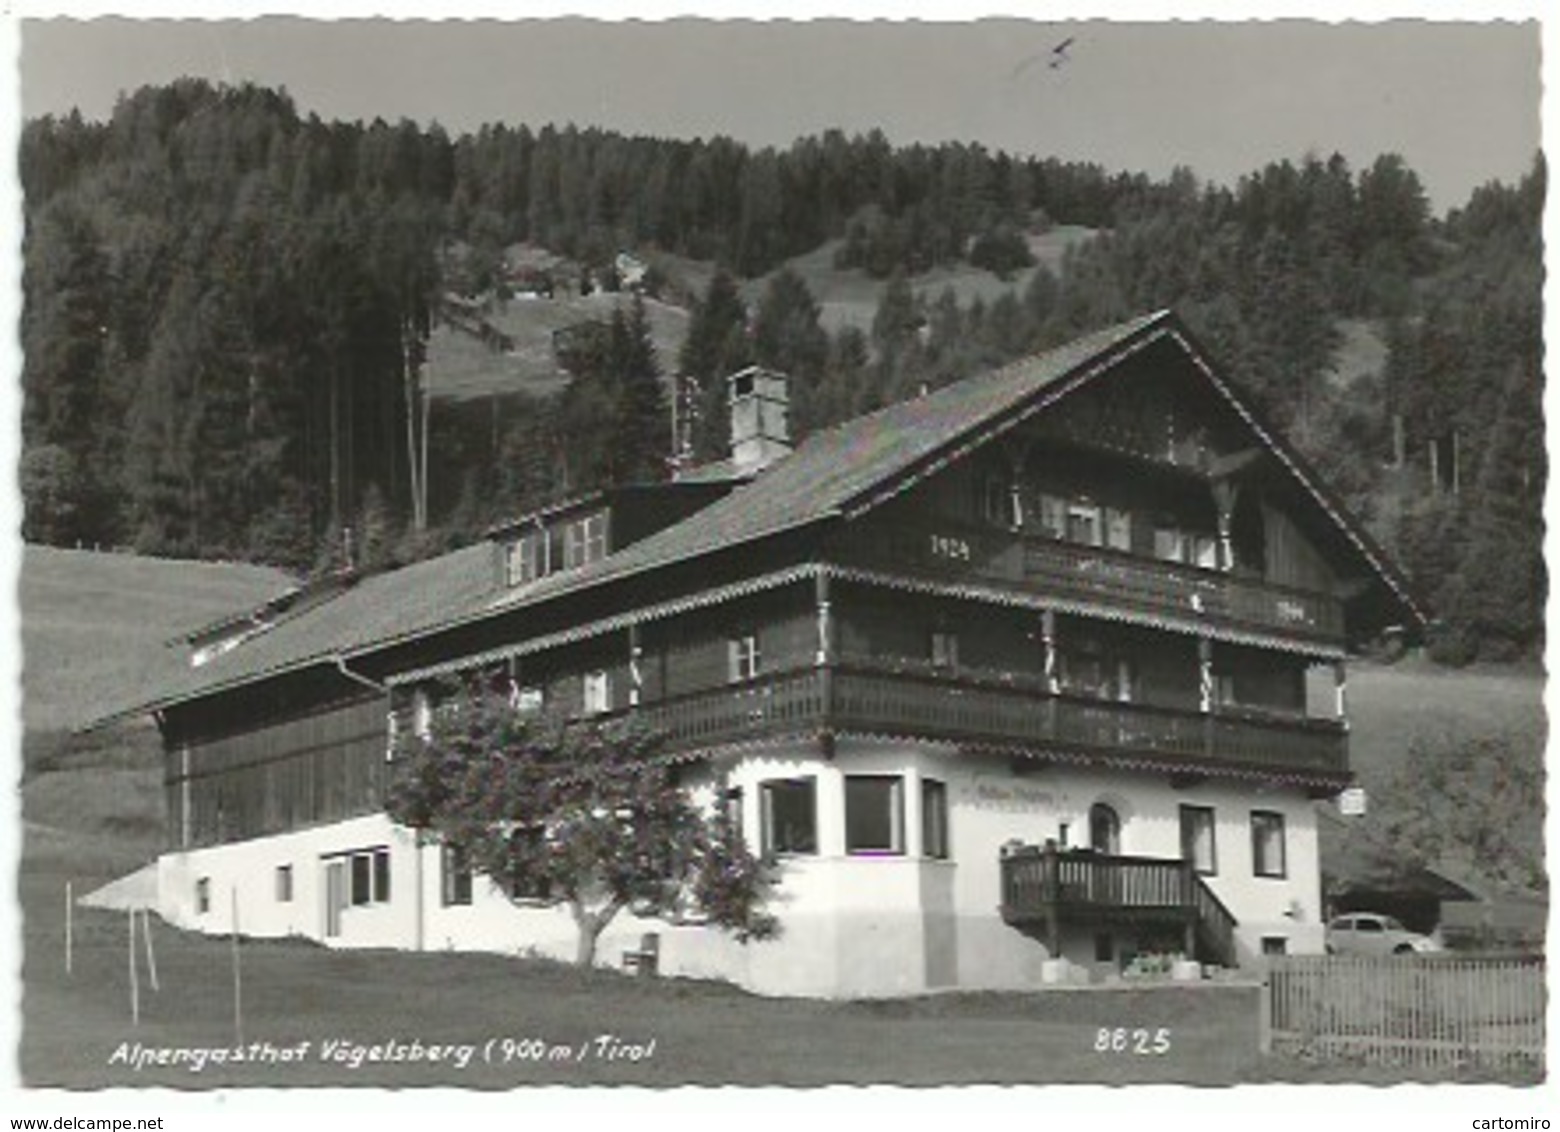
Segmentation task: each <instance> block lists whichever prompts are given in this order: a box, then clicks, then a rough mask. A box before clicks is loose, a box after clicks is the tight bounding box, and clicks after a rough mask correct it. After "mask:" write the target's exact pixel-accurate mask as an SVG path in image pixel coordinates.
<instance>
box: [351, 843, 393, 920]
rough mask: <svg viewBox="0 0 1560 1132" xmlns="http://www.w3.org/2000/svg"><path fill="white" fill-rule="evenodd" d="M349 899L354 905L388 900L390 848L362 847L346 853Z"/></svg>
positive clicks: (386, 901) (379, 902)
mask: <svg viewBox="0 0 1560 1132" xmlns="http://www.w3.org/2000/svg"><path fill="white" fill-rule="evenodd" d="M347 869H348V879H349V883H350V886H351V887H350V888H349V890H348V892H349V901H350V903H351V904H352V905H353V906H355V907H361V906H363V905H366V904H388V903H389V902H390V850H389V849H387V848H385V847H383V846H381V847H380V848H378V849H363V850H359V851H358V852H356V853H350V854H348V855H347Z"/></svg>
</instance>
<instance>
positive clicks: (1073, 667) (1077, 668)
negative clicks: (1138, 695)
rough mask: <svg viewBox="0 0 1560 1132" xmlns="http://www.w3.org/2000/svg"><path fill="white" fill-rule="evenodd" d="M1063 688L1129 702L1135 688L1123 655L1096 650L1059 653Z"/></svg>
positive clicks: (1067, 690)
mask: <svg viewBox="0 0 1560 1132" xmlns="http://www.w3.org/2000/svg"><path fill="white" fill-rule="evenodd" d="M1059 659H1060V661H1061V681H1062V690H1063V691H1065V692H1067V693H1068V694H1069V695H1074V696H1087V697H1090V698H1092V699H1097V700H1117V701H1119V702H1121V703H1130V702H1131V701H1132V699H1133V693H1134V691H1135V690H1136V682H1137V681H1136V674H1135V671H1134V669H1133V666H1132V662H1131V661H1130V660H1128V659H1127V658H1126V657H1112V656H1104V655H1100V654H1097V653H1088V652H1081V653H1080V652H1073V653H1066V652H1064V653H1061V654H1060V655H1059Z"/></svg>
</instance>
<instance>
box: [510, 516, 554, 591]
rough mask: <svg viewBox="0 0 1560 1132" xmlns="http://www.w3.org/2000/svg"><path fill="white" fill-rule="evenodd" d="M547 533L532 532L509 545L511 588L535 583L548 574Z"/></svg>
mask: <svg viewBox="0 0 1560 1132" xmlns="http://www.w3.org/2000/svg"><path fill="white" fill-rule="evenodd" d="M547 549H548V548H547V532H546V531H545V530H537V531H532V532H530V533H529V534H525V535H521V536H520V537H519V538H518V539H516V540H515V541H514V542H512V543H511V544H510V545H509V564H508V565H509V568H508V581H509V584H510V585H511V586H523V585H525V584H526V583H528V582H534V581H536V579H538V578H540V577H543V576H544V575H545V574H547V572H548V567H549V563H548V553H547Z"/></svg>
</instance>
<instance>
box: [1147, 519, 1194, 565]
mask: <svg viewBox="0 0 1560 1132" xmlns="http://www.w3.org/2000/svg"><path fill="white" fill-rule="evenodd" d="M1154 557H1155V558H1160V559H1163V560H1164V561H1166V562H1184V561H1186V547H1185V539H1184V538H1183V537H1182V535H1181V532H1180V531H1178V530H1176V529H1175V528H1174V527H1155V528H1154Z"/></svg>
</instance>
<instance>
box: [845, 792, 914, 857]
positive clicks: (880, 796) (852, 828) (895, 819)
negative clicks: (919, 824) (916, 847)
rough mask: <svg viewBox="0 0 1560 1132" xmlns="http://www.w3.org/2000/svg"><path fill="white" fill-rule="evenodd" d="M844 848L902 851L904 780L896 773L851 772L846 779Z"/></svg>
mask: <svg viewBox="0 0 1560 1132" xmlns="http://www.w3.org/2000/svg"><path fill="white" fill-rule="evenodd" d="M845 851H846V852H847V853H867V854H898V853H903V852H904V851H905V782H904V779H902V778H899V777H898V776H891V775H878V774H853V775H848V776H847V777H846V779H845Z"/></svg>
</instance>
